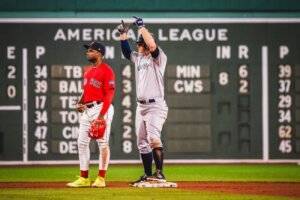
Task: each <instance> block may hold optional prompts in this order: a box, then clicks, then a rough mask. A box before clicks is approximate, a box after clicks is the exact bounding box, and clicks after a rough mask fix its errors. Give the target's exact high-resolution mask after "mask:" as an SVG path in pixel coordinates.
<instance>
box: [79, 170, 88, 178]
mask: <svg viewBox="0 0 300 200" xmlns="http://www.w3.org/2000/svg"><path fill="white" fill-rule="evenodd" d="M80 176H81V177H83V178H88V177H89V170H86V171H82V170H80Z"/></svg>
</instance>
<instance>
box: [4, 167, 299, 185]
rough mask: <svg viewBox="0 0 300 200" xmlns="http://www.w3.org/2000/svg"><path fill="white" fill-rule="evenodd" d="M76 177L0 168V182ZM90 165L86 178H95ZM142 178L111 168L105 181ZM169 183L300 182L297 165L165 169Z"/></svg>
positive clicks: (71, 170) (50, 170) (59, 171)
mask: <svg viewBox="0 0 300 200" xmlns="http://www.w3.org/2000/svg"><path fill="white" fill-rule="evenodd" d="M78 174H79V168H78V166H49V167H27V166H25V167H0V182H9V181H10V182H12V181H42V182H43V181H45V182H49V181H70V180H73V179H74V178H75V177H76V175H78ZM96 174H97V166H96V165H92V166H91V169H90V177H91V178H93V177H96ZM141 174H142V167H141V166H140V165H124V166H122V165H121V166H120V165H111V166H110V167H109V171H108V174H107V180H108V181H133V180H135V179H136V178H138V177H139V176H140V175H141ZM165 175H166V176H167V178H168V180H170V181H269V182H300V166H298V165H292V164H291V165H166V167H165Z"/></svg>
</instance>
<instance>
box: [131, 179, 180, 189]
mask: <svg viewBox="0 0 300 200" xmlns="http://www.w3.org/2000/svg"><path fill="white" fill-rule="evenodd" d="M132 187H138V188H177V183H173V182H157V181H145V182H141V183H135V184H133V185H132Z"/></svg>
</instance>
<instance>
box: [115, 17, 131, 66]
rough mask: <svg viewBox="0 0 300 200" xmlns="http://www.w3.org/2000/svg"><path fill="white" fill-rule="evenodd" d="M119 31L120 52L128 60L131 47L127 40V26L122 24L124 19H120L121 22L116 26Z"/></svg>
mask: <svg viewBox="0 0 300 200" xmlns="http://www.w3.org/2000/svg"><path fill="white" fill-rule="evenodd" d="M117 29H118V31H119V33H120V41H121V49H122V53H123V55H124V57H125V58H127V59H128V60H130V55H131V52H132V50H131V48H130V45H129V42H128V37H127V31H128V27H126V25H125V24H124V21H123V20H122V23H121V24H120V25H119V26H118V27H117Z"/></svg>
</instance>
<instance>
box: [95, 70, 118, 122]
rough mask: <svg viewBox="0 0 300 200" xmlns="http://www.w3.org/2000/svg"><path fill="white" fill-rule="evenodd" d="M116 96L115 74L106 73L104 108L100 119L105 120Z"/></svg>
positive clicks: (111, 72)
mask: <svg viewBox="0 0 300 200" xmlns="http://www.w3.org/2000/svg"><path fill="white" fill-rule="evenodd" d="M114 96H115V74H114V72H113V70H108V71H106V74H105V80H104V97H103V106H102V109H101V111H100V113H99V116H98V118H99V119H103V118H104V115H105V114H106V112H107V111H108V109H109V106H110V104H111V103H112V101H113V98H114Z"/></svg>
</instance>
